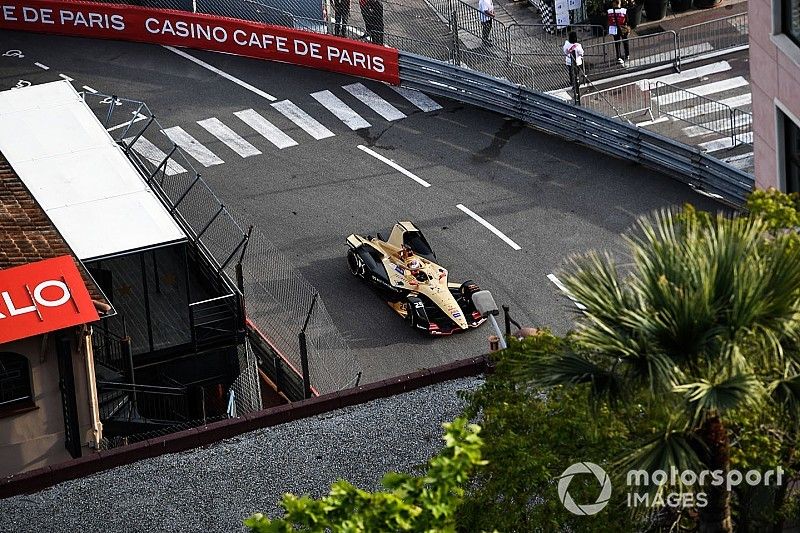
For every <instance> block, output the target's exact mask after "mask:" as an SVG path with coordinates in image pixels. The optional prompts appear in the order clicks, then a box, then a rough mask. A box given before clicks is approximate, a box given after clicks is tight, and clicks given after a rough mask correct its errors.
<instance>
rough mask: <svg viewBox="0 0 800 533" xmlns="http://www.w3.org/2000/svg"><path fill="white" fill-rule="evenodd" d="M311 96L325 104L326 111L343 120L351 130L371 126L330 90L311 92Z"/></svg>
mask: <svg viewBox="0 0 800 533" xmlns="http://www.w3.org/2000/svg"><path fill="white" fill-rule="evenodd" d="M311 97H312V98H313V99H314V100H316V101H317V102H319V103H320V104H322V105H323V106H325V108H326V109H327V110H328V111H330V112H331V113H333V114H334V115H335V116H336V118H338V119H339V120H341V121H342V122H344V123H345V125H347V127H348V128H350V129H351V130H360V129H364V128H369V127H370V126H371V124H370V123H369V122H367V121H366V120H364V118H363V117H362V116H361V115H359V114H358V113H356V112H355V111H353V108H351V107H350V106H349V105H347V104H345V103H344V102H342V101H341V100H340V99H339V97H338V96H336V95H335V94H333V93H332V92H330V91H319V92H316V93H311Z"/></svg>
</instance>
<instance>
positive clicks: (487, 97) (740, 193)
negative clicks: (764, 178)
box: [400, 53, 754, 206]
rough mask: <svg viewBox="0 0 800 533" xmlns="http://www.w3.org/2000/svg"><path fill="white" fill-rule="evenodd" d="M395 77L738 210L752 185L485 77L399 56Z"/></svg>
mask: <svg viewBox="0 0 800 533" xmlns="http://www.w3.org/2000/svg"><path fill="white" fill-rule="evenodd" d="M400 77H401V80H402V82H403V84H404V85H407V86H410V87H413V88H416V89H419V90H422V91H425V92H427V93H430V94H435V95H439V96H443V97H447V98H452V99H454V100H458V101H461V102H465V103H468V104H472V105H476V106H479V107H483V108H486V109H490V110H492V111H496V112H498V113H502V114H504V115H508V116H511V117H515V118H518V119H520V120H524V121H526V122H528V123H530V124H531V125H533V126H534V127H536V128H538V129H541V130H543V131H545V132H547V133H550V134H553V135H557V136H559V137H562V138H567V139H569V140H570V141H574V142H580V143H583V144H585V145H587V146H589V147H592V148H594V149H595V150H598V151H600V152H603V153H606V154H609V155H613V156H615V157H620V158H623V159H627V160H629V161H632V162H635V163H638V164H641V165H643V166H647V167H650V168H653V169H654V170H657V171H659V172H663V173H665V174H668V175H670V176H673V177H674V178H676V179H677V180H680V181H682V182H684V183H686V184H687V185H689V186H690V187H692V188H694V189H695V190H698V191H702V192H704V193H705V194H708V195H711V196H714V197H716V198H719V199H720V200H722V201H724V202H726V203H729V204H731V205H737V206H740V205H742V204H743V203H744V201H745V198H746V197H747V195H748V194H749V192H750V191H751V190H752V188H753V185H754V179H753V177H752V176H751V175H749V174H747V173H745V172H742V171H741V170H738V169H736V168H734V167H732V166H730V165H728V164H726V163H723V162H722V161H719V160H717V159H715V158H713V157H710V156H708V155H706V154H705V153H703V152H702V151H700V150H699V149H698V148H695V147H691V146H687V145H685V144H682V143H679V142H677V141H674V140H672V139H668V138H666V137H664V136H662V135H659V134H658V133H655V132H651V131H648V130H645V129H642V128H639V127H636V126H634V125H631V124H627V123H624V122H619V121H616V120H610V119H609V118H608V117H606V116H604V115H601V114H599V113H597V112H595V111H592V110H590V109H584V108H582V107H576V106H574V105H572V104H570V103H568V102H565V101H563V100H559V99H557V98H554V97H552V96H549V95H545V94H541V93H538V92H535V91H531V90H529V89H526V88H524V87H520V86H519V85H516V84H512V83H509V82H505V81H502V80H498V79H496V78H493V77H491V76H487V75H483V74H480V73H477V72H473V71H467V70H464V69H461V68H458V67H454V66H452V65H448V64H445V63H441V62H437V61H432V60H431V59H429V58H426V57H421V56H417V55H412V54H406V53H402V54H401V55H400Z"/></svg>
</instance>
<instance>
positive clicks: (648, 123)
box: [636, 117, 669, 128]
mask: <svg viewBox="0 0 800 533" xmlns="http://www.w3.org/2000/svg"><path fill="white" fill-rule="evenodd" d="M668 120H669V117H658V118H657V119H655V120H645V121H644V122H637V123H636V125H637V126H639V127H640V128H642V127H644V126H652V125H653V124H661V123H662V122H666V121H668Z"/></svg>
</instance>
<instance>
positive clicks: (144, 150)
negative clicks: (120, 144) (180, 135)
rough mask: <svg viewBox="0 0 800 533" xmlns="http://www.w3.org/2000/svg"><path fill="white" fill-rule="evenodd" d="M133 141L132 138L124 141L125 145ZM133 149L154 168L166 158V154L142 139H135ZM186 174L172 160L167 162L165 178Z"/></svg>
mask: <svg viewBox="0 0 800 533" xmlns="http://www.w3.org/2000/svg"><path fill="white" fill-rule="evenodd" d="M132 140H133V137H128V138H127V139H125V142H126V143H127V144H130V142H131V141H132ZM133 149H134V150H136V151H137V152H139V154H141V156H142V157H144V158H145V159H147V160H148V161H149V162H150V163H151V164H153V165H154V166H158V165H160V164H161V162H162V161H164V158H165V157H167V154H165V153H164V152H162V151H161V150H160V149H159V148H158V147H157V146H156V145H155V144H153V143H151V142H150V141H148V140H147V139H145V138H144V137H139V138H138V139H136V143H135V144H134V145H133ZM184 172H186V169H185V168H183V167H182V166H180V165H179V164H178V163H176V162H175V161H174V160H172V159H170V160H169V161H167V168H166V174H167V176H174V175H175V174H183V173H184Z"/></svg>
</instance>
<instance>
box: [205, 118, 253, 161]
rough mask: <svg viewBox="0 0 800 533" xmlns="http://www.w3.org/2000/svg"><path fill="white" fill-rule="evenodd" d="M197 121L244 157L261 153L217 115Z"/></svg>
mask: <svg viewBox="0 0 800 533" xmlns="http://www.w3.org/2000/svg"><path fill="white" fill-rule="evenodd" d="M197 123H198V124H199V125H200V126H201V127H202V128H204V129H205V130H206V131H207V132H208V133H210V134H211V135H213V136H214V137H216V138H217V139H219V140H220V141H222V142H223V143H225V145H226V146H227V147H228V148H230V149H231V150H233V151H234V152H236V153H237V154H239V155H240V156H242V157H250V156H252V155H259V154H260V153H261V150H259V149H258V148H256V147H255V146H253V145H252V144H250V143H249V142H247V141H246V140H245V139H243V138H242V137H240V136H239V135H238V134H237V133H236V132H235V131H233V130H232V129H230V128H229V127H228V126H226V125H225V124H223V123H222V121H220V120H219V119H218V118H216V117H211V118H207V119H205V120H198V121H197Z"/></svg>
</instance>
